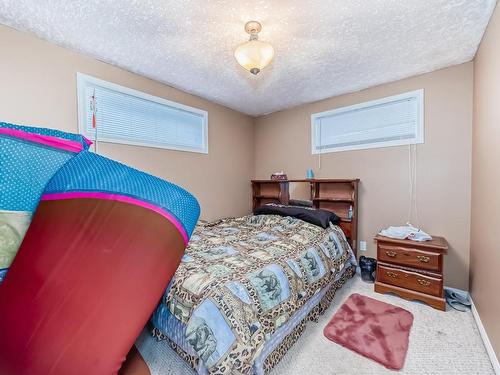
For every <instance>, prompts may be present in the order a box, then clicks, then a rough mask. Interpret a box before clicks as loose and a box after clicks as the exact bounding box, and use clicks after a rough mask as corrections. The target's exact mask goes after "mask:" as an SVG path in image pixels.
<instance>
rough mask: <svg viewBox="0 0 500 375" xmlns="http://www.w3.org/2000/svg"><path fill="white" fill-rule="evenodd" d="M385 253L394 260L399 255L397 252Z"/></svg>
mask: <svg viewBox="0 0 500 375" xmlns="http://www.w3.org/2000/svg"><path fill="white" fill-rule="evenodd" d="M385 253H386V255H387V256H390V257H391V258H394V257H395V256H396V254H397V253H396V252H395V251H386V252H385Z"/></svg>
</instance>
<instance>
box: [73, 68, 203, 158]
mask: <svg viewBox="0 0 500 375" xmlns="http://www.w3.org/2000/svg"><path fill="white" fill-rule="evenodd" d="M88 84H90V85H95V86H100V87H103V88H106V89H108V90H112V91H115V92H118V93H123V94H126V95H130V96H133V97H136V98H139V99H144V100H148V101H151V102H155V103H158V104H161V105H165V106H168V107H171V108H174V109H179V110H181V111H185V112H189V113H193V114H196V115H199V116H201V117H202V139H203V145H202V147H201V148H193V147H187V146H177V145H167V144H165V145H159V144H152V143H149V142H141V141H134V140H122V139H119V140H118V139H113V138H109V137H101V136H99V134H98V136H97V141H98V142H107V143H116V144H125V145H132V146H142V147H152V148H159V149H164V150H174V151H185V152H194V153H199V154H208V112H207V111H204V110H202V109H199V108H195V107H191V106H188V105H184V104H180V103H177V102H174V101H171V100H167V99H164V98H161V97H158V96H155V95H151V94H147V93H145V92H142V91H139V90H134V89H131V88H129V87H125V86H121V85H118V84H116V83H112V82H108V81H105V80H102V79H99V78H96V77H93V76H90V75H87V74H84V73H80V72H77V85H76V87H77V107H78V132H79V133H80V134H82V135H84V136H85V137H87V138H88V139H90V140H92V141H94V140H95V139H94V138H95V137H94V136H93V135H92V134H89V133H87V131H86V125H87V113H88V112H87V111H88V105H87V104H88V103H86V97H85V88H86V86H87V85H88Z"/></svg>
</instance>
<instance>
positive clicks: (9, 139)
mask: <svg viewBox="0 0 500 375" xmlns="http://www.w3.org/2000/svg"><path fill="white" fill-rule="evenodd" d="M0 128H7V129H14V130H21V131H24V132H27V133H35V134H40V135H45V136H50V137H54V138H59V139H65V140H71V141H76V142H79V143H81V144H82V147H83V149H84V150H85V149H88V145H87V143H86V142H85V139H84V138H83V137H82V136H80V135H77V134H69V133H65V132H62V131H58V130H52V129H42V128H34V127H29V126H20V125H14V124H8V123H5V122H0ZM75 155H76V153H75V152H71V151H65V150H63V149H59V148H55V147H50V146H46V145H43V144H40V143H37V142H31V141H30V140H26V139H23V138H18V137H16V136H11V135H8V134H0V192H1V193H0V283H1V282H2V280H3V279H4V278H5V276H6V274H7V270H8V268H9V267H10V265H11V263H12V260H13V259H14V257H15V256H16V254H17V250H18V249H19V246H20V245H21V242H22V240H23V238H24V234H25V233H26V230H27V229H28V227H29V224H30V222H31V214H32V213H33V211H35V209H36V207H37V206H38V202H39V200H40V196H41V195H42V192H43V190H44V188H45V185H46V184H47V182H48V181H49V180H50V179H51V178H52V176H53V175H54V174H55V173H56V172H57V171H58V170H59V168H61V167H62V166H63V165H64V164H65V163H66V162H67V161H68V160H70V159H71V158H73V157H74V156H75Z"/></svg>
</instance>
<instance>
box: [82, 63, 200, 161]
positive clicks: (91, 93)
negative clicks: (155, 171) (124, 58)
mask: <svg viewBox="0 0 500 375" xmlns="http://www.w3.org/2000/svg"><path fill="white" fill-rule="evenodd" d="M77 81H78V83H77V85H78V128H79V130H80V133H81V134H83V135H84V136H86V137H87V138H89V139H92V140H95V138H96V133H97V141H98V142H99V141H102V142H112V143H123V144H130V145H138V146H148V147H157V148H166V149H170V150H181V151H191V152H199V153H208V114H207V112H206V111H202V110H200V109H196V108H192V107H188V106H185V105H182V104H178V103H174V102H171V101H168V100H165V99H162V98H158V97H156V96H153V95H148V94H145V93H143V92H140V91H136V90H132V89H129V88H126V87H123V86H119V85H116V84H113V83H110V82H106V81H102V80H100V79H97V78H94V77H90V76H87V75H84V74H81V73H78V75H77ZM93 97H94V98H95V101H93ZM93 103H95V105H94V104H93ZM94 108H95V111H94ZM94 115H95V121H94Z"/></svg>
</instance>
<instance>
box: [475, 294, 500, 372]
mask: <svg viewBox="0 0 500 375" xmlns="http://www.w3.org/2000/svg"><path fill="white" fill-rule="evenodd" d="M470 300H471V302H472V306H471V310H472V316H473V317H474V320H475V321H476V325H477V328H478V329H479V333H480V334H481V338H482V339H483V343H484V347H485V348H486V352H487V353H488V356H489V357H490V361H491V365H492V366H493V371H495V374H496V375H500V363H498V358H497V355H496V353H495V351H494V350H493V346H492V345H491V342H490V339H489V337H488V334H487V333H486V330H485V329H484V326H483V323H482V322H481V318H480V317H479V312H478V311H477V309H476V305H474V301H473V300H472V298H471V299H470Z"/></svg>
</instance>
